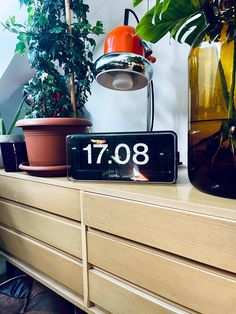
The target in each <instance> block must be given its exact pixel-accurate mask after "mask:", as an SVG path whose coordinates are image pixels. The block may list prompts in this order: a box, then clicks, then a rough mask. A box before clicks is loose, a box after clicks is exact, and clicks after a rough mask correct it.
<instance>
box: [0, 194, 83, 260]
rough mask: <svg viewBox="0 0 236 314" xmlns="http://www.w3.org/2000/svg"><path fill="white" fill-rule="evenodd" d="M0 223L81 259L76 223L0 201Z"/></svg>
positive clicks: (78, 232)
mask: <svg viewBox="0 0 236 314" xmlns="http://www.w3.org/2000/svg"><path fill="white" fill-rule="evenodd" d="M0 223H1V224H4V225H7V226H9V227H11V228H13V229H16V230H18V231H21V232H23V233H25V234H27V235H30V236H32V237H34V238H36V239H38V240H40V241H42V242H45V243H48V244H50V245H52V246H54V247H56V248H58V249H60V250H62V251H65V252H66V253H68V254H71V255H74V256H76V257H79V258H81V257H82V253H81V226H80V224H79V223H78V222H75V221H72V220H69V219H65V218H62V217H59V216H56V215H52V214H49V213H46V212H43V211H40V210H37V209H34V208H30V207H26V206H23V205H20V204H17V203H12V202H9V201H6V200H3V199H0Z"/></svg>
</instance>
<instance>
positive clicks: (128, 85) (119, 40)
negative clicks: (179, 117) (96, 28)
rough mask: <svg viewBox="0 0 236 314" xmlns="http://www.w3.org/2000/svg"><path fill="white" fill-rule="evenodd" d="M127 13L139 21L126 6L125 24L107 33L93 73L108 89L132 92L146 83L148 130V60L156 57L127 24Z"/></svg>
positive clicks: (150, 93)
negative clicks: (102, 50) (102, 51)
mask: <svg viewBox="0 0 236 314" xmlns="http://www.w3.org/2000/svg"><path fill="white" fill-rule="evenodd" d="M129 13H132V14H133V15H134V16H135V18H136V20H137V22H138V18H137V15H136V14H135V12H134V11H132V10H130V9H125V15H124V25H121V26H117V27H116V28H114V29H113V30H112V31H111V32H110V33H109V34H108V35H107V37H106V40H105V44H104V55H102V56H101V57H100V58H99V59H98V60H97V61H96V62H95V70H94V74H95V77H96V80H97V82H98V83H99V84H100V85H102V86H103V87H106V88H109V89H111V90H117V91H134V90H139V89H142V88H144V87H146V86H147V88H148V114H147V116H148V117H147V130H148V131H150V130H151V129H152V126H153V121H152V122H151V120H153V114H154V113H153V110H152V109H151V108H152V107H153V103H154V101H153V99H154V96H153V84H152V76H153V69H152V64H151V63H154V62H155V61H156V59H155V57H153V56H152V50H151V49H150V48H149V47H148V45H147V44H146V43H145V42H144V41H142V40H141V38H140V37H138V36H137V35H136V34H135V28H134V27H133V26H129V25H128V22H129ZM151 111H152V112H151ZM151 116H152V117H151Z"/></svg>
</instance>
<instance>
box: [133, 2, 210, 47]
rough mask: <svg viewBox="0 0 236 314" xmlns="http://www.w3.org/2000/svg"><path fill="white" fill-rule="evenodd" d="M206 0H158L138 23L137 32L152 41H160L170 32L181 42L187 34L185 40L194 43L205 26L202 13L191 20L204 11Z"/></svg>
mask: <svg viewBox="0 0 236 314" xmlns="http://www.w3.org/2000/svg"><path fill="white" fill-rule="evenodd" d="M204 2H205V0H191V1H183V0H165V1H162V0H157V1H156V5H155V6H154V7H153V8H152V9H151V10H149V11H148V12H147V13H146V14H145V15H144V17H143V18H142V19H141V21H140V23H139V24H138V26H137V34H138V35H139V36H140V37H142V38H143V39H145V40H147V41H150V42H152V43H155V42H157V41H159V40H160V39H161V38H162V37H163V36H164V35H165V34H167V33H168V32H170V34H171V36H172V37H174V38H175V39H176V40H178V41H180V42H181V41H182V40H183V39H184V37H185V34H187V35H186V38H185V39H184V41H185V42H187V43H189V44H192V42H193V40H194V38H195V37H196V36H197V34H199V33H200V32H201V31H202V30H203V29H204V27H205V20H204V18H203V17H202V14H200V15H199V17H197V18H196V19H194V20H191V19H192V18H193V17H195V16H196V15H198V14H199V13H202V8H203V4H204ZM192 31H193V35H192ZM179 32H181V36H179V35H178V33H179ZM191 35H192V36H191Z"/></svg>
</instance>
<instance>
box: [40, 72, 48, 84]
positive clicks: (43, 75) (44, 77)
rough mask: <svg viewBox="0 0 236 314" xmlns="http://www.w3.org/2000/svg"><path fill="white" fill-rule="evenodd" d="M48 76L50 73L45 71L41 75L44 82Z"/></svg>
mask: <svg viewBox="0 0 236 314" xmlns="http://www.w3.org/2000/svg"><path fill="white" fill-rule="evenodd" d="M47 77H48V73H46V72H43V73H42V75H41V76H40V79H41V81H42V82H43V81H44V80H45V79H46V78H47Z"/></svg>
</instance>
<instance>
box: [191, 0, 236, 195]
mask: <svg viewBox="0 0 236 314" xmlns="http://www.w3.org/2000/svg"><path fill="white" fill-rule="evenodd" d="M204 12H205V17H206V20H207V22H208V27H207V28H206V31H205V32H203V33H202V34H201V35H200V36H199V37H198V38H196V41H195V42H194V44H193V46H192V48H191V51H190V55H189V87H190V97H189V98H190V113H189V143H188V174H189V179H190V181H191V183H192V184H193V185H194V186H195V187H197V188H198V189H200V190H202V191H204V192H207V193H210V194H213V195H218V196H222V197H228V198H234V199H236V90H235V85H236V84H235V82H236V75H235V71H236V45H235V43H236V18H235V14H236V0H233V1H232V0H228V1H227V0H221V1H220V0H207V1H206V4H205V10H204Z"/></svg>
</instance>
